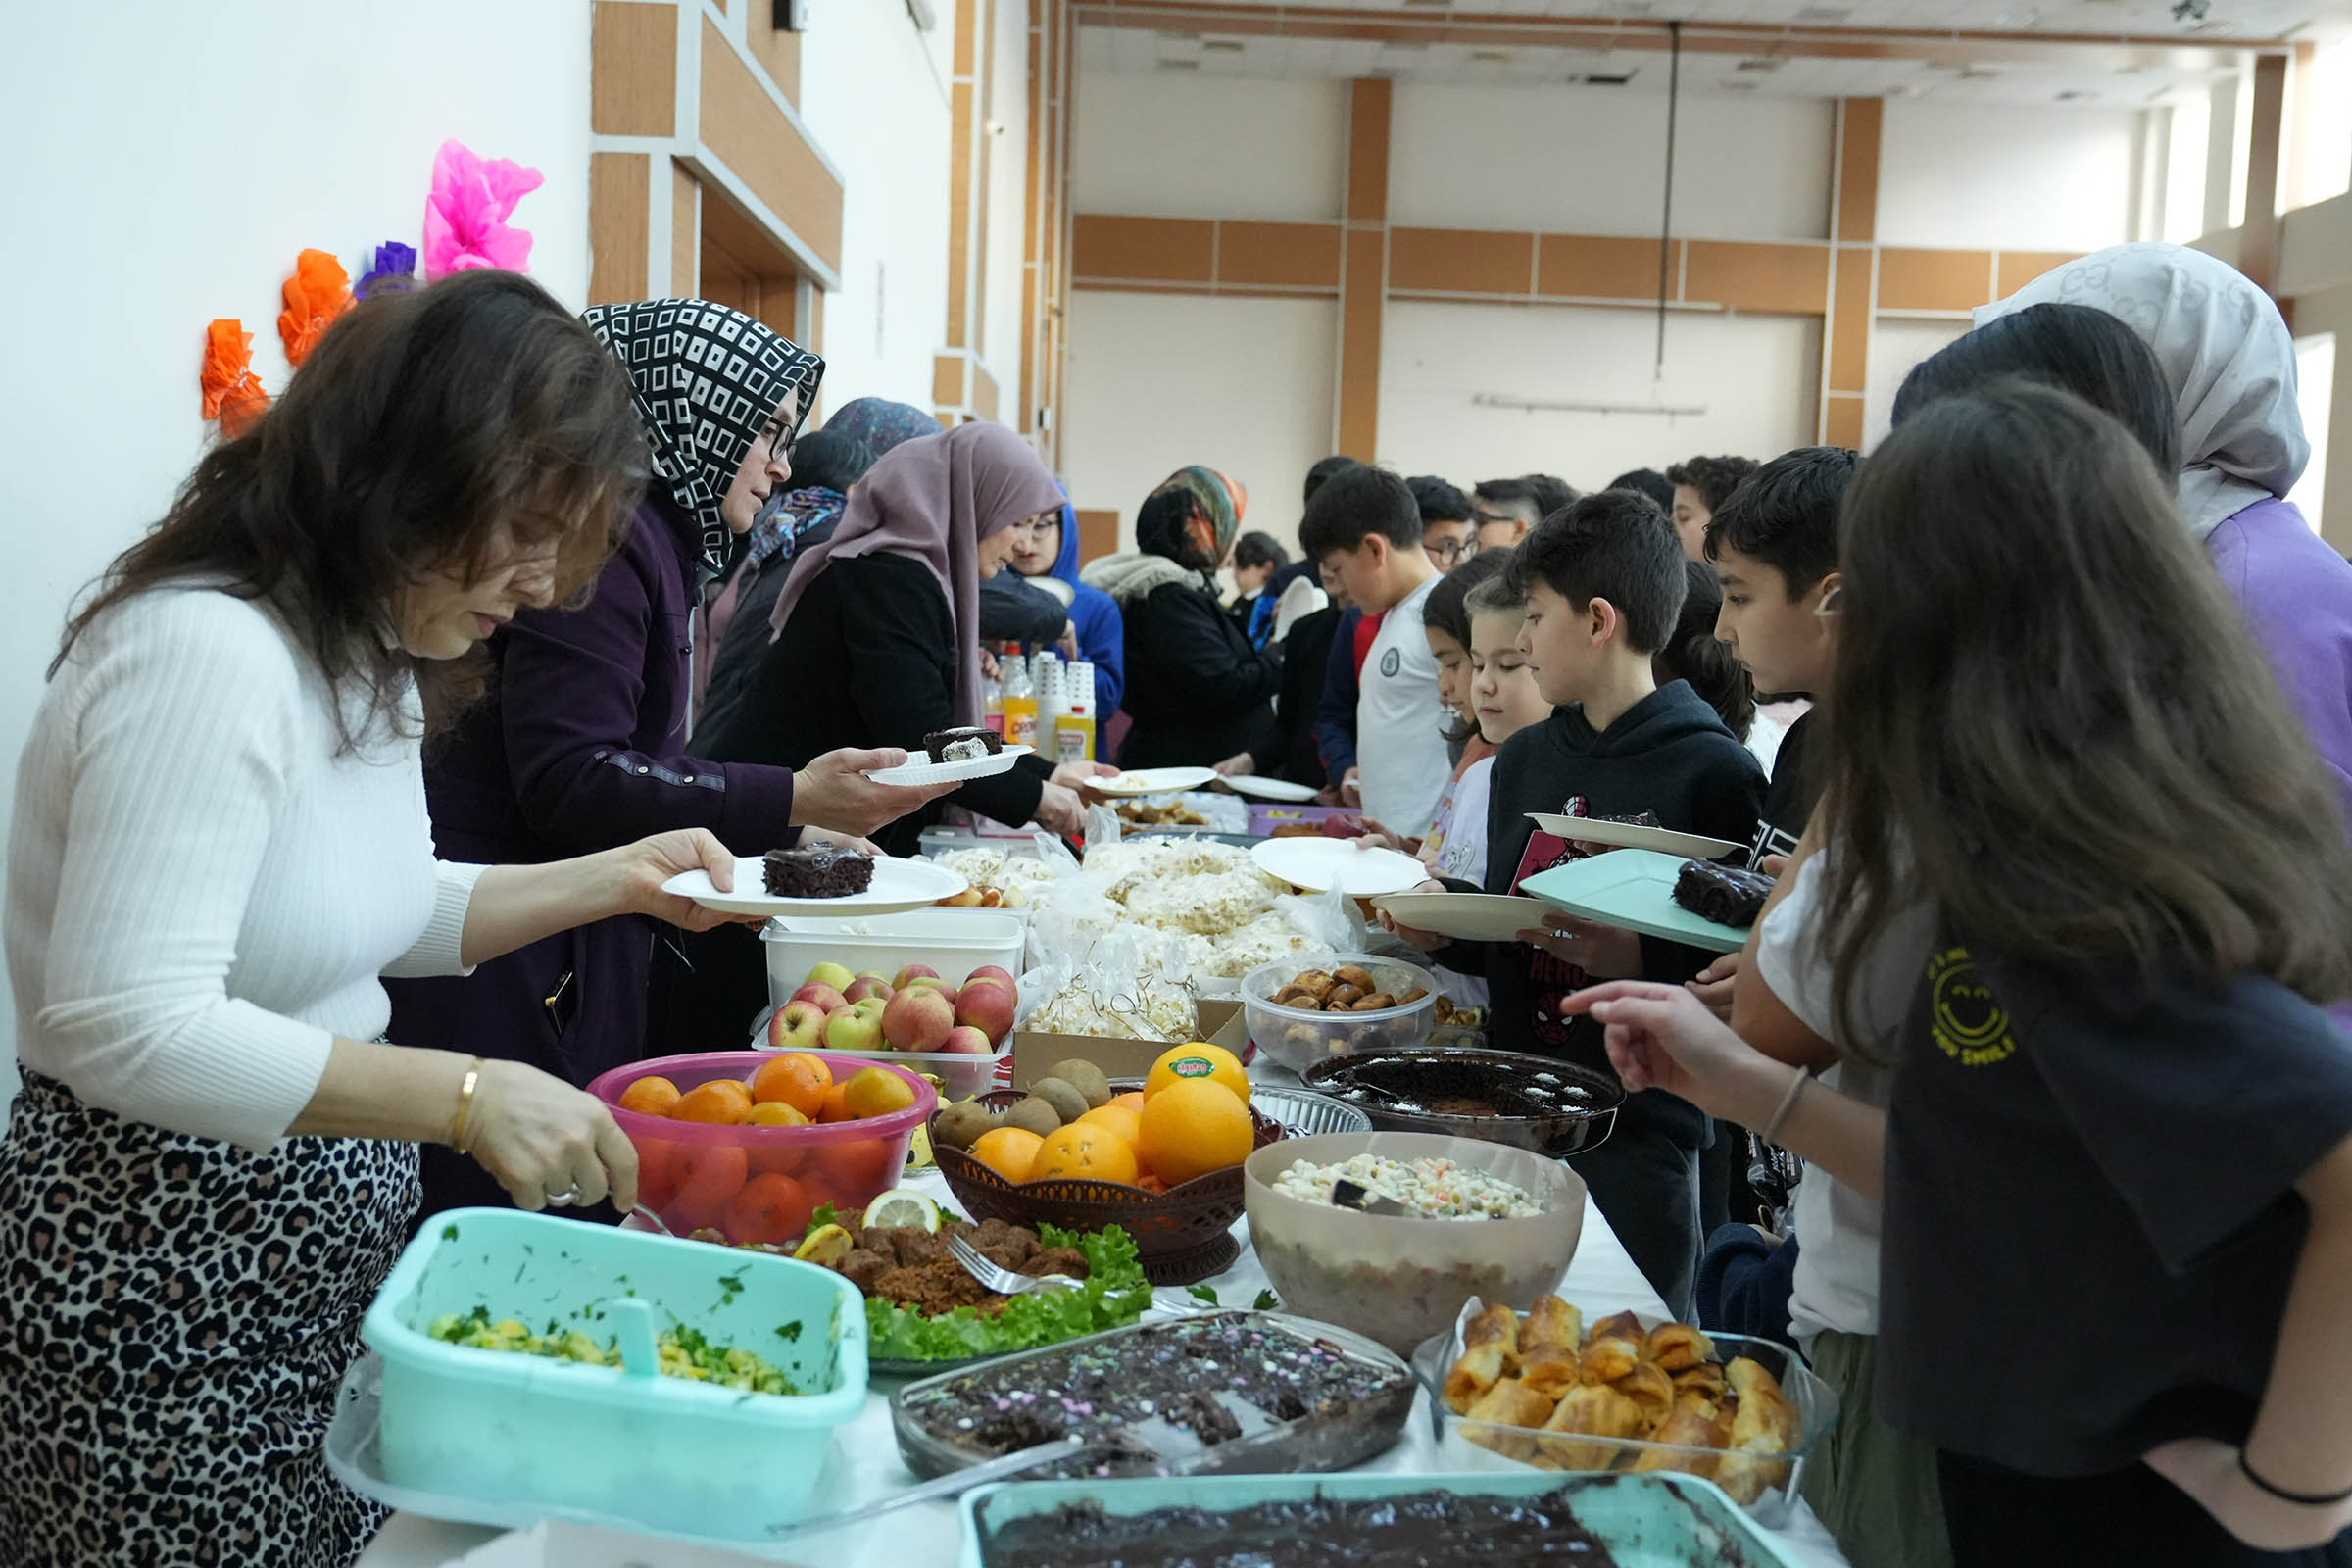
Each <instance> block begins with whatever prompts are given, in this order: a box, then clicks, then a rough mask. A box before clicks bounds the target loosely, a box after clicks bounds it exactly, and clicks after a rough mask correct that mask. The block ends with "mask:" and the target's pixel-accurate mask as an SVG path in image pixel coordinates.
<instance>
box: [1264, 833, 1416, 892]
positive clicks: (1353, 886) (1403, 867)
mask: <svg viewBox="0 0 2352 1568" xmlns="http://www.w3.org/2000/svg"><path fill="white" fill-rule="evenodd" d="M1359 842H1360V841H1359V840H1355V839H1261V840H1260V841H1258V842H1257V843H1255V844H1253V845H1251V846H1250V859H1251V860H1253V861H1255V862H1256V863H1257V868H1258V869H1259V870H1261V871H1264V872H1266V873H1268V874H1269V875H1272V876H1278V877H1280V878H1282V880H1284V881H1285V882H1288V883H1289V884H1291V886H1293V887H1295V888H1304V889H1306V890H1307V891H1308V892H1310V893H1326V892H1329V891H1330V890H1331V889H1333V888H1337V889H1339V890H1340V891H1341V892H1342V893H1345V894H1347V895H1348V896H1349V897H1351V898H1358V899H1369V898H1375V897H1377V896H1378V895H1380V894H1383V893H1402V892H1403V891H1404V890H1405V889H1406V888H1409V887H1417V886H1419V885H1420V884H1421V883H1423V882H1427V881H1428V880H1429V879H1430V876H1429V867H1428V866H1426V865H1423V864H1422V863H1421V862H1420V861H1419V860H1416V859H1414V858H1412V857H1411V856H1409V855H1403V854H1399V853H1398V852H1397V851H1396V850H1379V849H1358V848H1357V847H1356V846H1357V844H1358V843H1359Z"/></svg>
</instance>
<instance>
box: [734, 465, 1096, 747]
mask: <svg viewBox="0 0 2352 1568" xmlns="http://www.w3.org/2000/svg"><path fill="white" fill-rule="evenodd" d="M1060 509H1061V490H1060V487H1058V486H1057V485H1055V484H1054V475H1053V474H1051V473H1049V472H1047V471H1046V466H1045V465H1044V464H1043V463H1040V462H1039V461H1038V459H1037V454H1036V453H1034V452H1032V451H1030V450H1029V444H1028V443H1027V442H1026V441H1023V440H1022V439H1021V438H1020V437H1019V436H1018V435H1016V434H1014V433H1013V432H1012V431H1011V430H1009V429H1007V428H1005V426H1004V425H1001V424H994V423H990V422H988V421H985V420H978V421H974V422H973V423H970V424H959V425H957V426H956V428H955V429H953V430H944V431H942V432H940V433H939V434H938V435H927V436H923V437H921V438H919V439H917V440H913V441H909V442H907V443H906V444H905V445H904V446H899V447H894V448H892V449H891V450H890V451H889V452H887V453H885V454H883V456H882V459H881V461H880V462H878V463H876V464H875V465H874V466H872V467H871V468H868V469H867V470H866V472H865V478H864V479H863V480H861V481H859V483H858V488H857V489H856V490H854V491H852V492H851V493H850V504H849V506H848V508H847V509H846V510H845V511H844V512H843V513H842V516H841V524H840V526H839V527H837V528H835V529H834V530H833V537H832V538H830V539H827V540H826V541H825V542H824V543H822V544H819V545H812V546H810V547H809V549H807V550H805V551H803V552H802V553H801V554H800V555H799V556H797V557H795V558H794V560H793V563H792V575H791V576H789V577H787V578H785V579H784V588H783V591H782V592H781V593H779V594H777V595H776V608H775V611H774V612H773V613H771V614H770V615H769V616H768V625H769V627H770V628H771V637H772V635H773V633H775V632H781V631H782V630H783V629H784V623H785V621H787V620H789V619H790V618H791V617H792V609H793V606H795V605H797V604H799V603H800V602H801V596H802V595H803V594H805V593H807V592H808V591H809V584H810V583H812V582H814V581H815V580H816V578H817V574H818V573H820V572H822V571H823V570H824V569H825V567H826V566H827V565H829V564H832V563H834V562H836V561H849V560H852V559H855V558H856V557H858V556H871V555H877V554H883V555H894V556H907V557H911V558H912V559H914V560H916V561H919V562H921V563H922V564H924V565H925V566H926V567H928V568H929V569H930V572H931V576H932V578H933V580H935V581H936V582H938V584H939V587H940V592H942V593H944V594H946V595H947V597H948V605H949V607H950V609H952V610H953V611H954V612H955V615H956V644H957V647H956V723H957V724H959V725H965V724H977V723H979V722H980V541H981V540H983V539H985V538H987V537H988V536H989V535H991V534H994V533H999V532H1002V531H1003V530H1004V529H1006V528H1009V527H1011V526H1012V525H1013V524H1014V523H1016V522H1019V521H1020V520H1021V519H1023V518H1024V517H1034V516H1036V515H1038V514H1039V513H1041V512H1057V511H1059V510H1060Z"/></svg>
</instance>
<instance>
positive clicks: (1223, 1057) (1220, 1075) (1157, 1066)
mask: <svg viewBox="0 0 2352 1568" xmlns="http://www.w3.org/2000/svg"><path fill="white" fill-rule="evenodd" d="M1203 1078H1206V1079H1213V1080H1214V1081H1215V1082H1217V1083H1221V1084H1223V1085H1224V1086H1225V1087H1226V1089H1227V1090H1228V1091H1229V1092H1231V1093H1232V1095H1233V1097H1234V1098H1235V1099H1236V1100H1239V1101H1240V1102H1241V1103H1243V1104H1245V1105H1247V1104H1248V1103H1250V1075H1249V1074H1248V1073H1246V1072H1244V1071H1242V1064H1241V1062H1240V1060H1239V1059H1238V1058H1236V1057H1235V1055H1234V1054H1233V1053H1232V1052H1230V1051H1227V1050H1225V1049H1224V1048H1223V1047H1221V1046H1212V1045H1209V1044H1208V1043H1207V1042H1205V1041H1201V1040H1196V1041H1194V1042H1193V1043H1192V1044H1191V1045H1189V1046H1178V1047H1176V1048H1175V1049H1174V1050H1172V1051H1169V1052H1166V1053H1164V1054H1162V1055H1161V1056H1160V1058H1159V1059H1158V1060H1157V1061H1155V1062H1153V1063H1152V1076H1151V1077H1149V1078H1146V1079H1145V1080H1144V1099H1145V1100H1146V1101H1147V1102H1150V1101H1152V1100H1153V1099H1156V1098H1157V1097H1158V1095H1159V1093H1160V1091H1162V1090H1164V1089H1166V1088H1167V1087H1168V1086H1169V1085H1170V1084H1173V1083H1180V1082H1188V1081H1189V1082H1199V1081H1200V1080H1201V1079H1203Z"/></svg>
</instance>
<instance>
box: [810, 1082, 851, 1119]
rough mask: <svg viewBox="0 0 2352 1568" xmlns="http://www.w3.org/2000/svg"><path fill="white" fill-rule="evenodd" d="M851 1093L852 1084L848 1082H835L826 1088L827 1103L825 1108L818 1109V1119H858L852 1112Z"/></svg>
mask: <svg viewBox="0 0 2352 1568" xmlns="http://www.w3.org/2000/svg"><path fill="white" fill-rule="evenodd" d="M849 1094H850V1086H849V1085H848V1084H835V1085H834V1086H833V1087H832V1088H830V1089H828V1090H826V1091H825V1103H824V1106H823V1108H822V1109H820V1110H818V1111H817V1113H816V1119H817V1120H818V1121H856V1120H857V1119H858V1118H857V1117H855V1116H853V1115H851V1114H850V1105H849Z"/></svg>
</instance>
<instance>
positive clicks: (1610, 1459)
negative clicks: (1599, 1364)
mask: <svg viewBox="0 0 2352 1568" xmlns="http://www.w3.org/2000/svg"><path fill="white" fill-rule="evenodd" d="M1544 1431H1545V1432H1547V1433H1565V1432H1574V1433H1582V1434H1585V1435H1588V1436H1591V1437H1595V1438H1618V1439H1621V1438H1632V1437H1638V1436H1640V1435H1641V1432H1642V1407H1641V1406H1640V1405H1639V1404H1636V1403H1635V1402H1634V1401H1633V1400H1632V1399H1629V1398H1627V1397H1625V1396H1624V1395H1622V1394H1620V1393H1618V1392H1617V1391H1616V1390H1615V1389H1612V1388H1606V1387H1602V1386H1598V1385H1594V1384H1590V1383H1588V1384H1580V1385H1579V1386H1577V1387H1576V1388H1573V1389H1570V1390H1569V1391H1568V1393H1567V1395H1566V1396H1565V1397H1562V1398H1561V1400H1560V1403H1559V1407H1558V1408H1557V1409H1555V1410H1553V1411H1552V1412H1551V1419H1550V1420H1548V1421H1546V1422H1544ZM1623 1451H1624V1450H1623V1449H1621V1448H1620V1447H1619V1446H1617V1445H1616V1444H1615V1443H1573V1442H1569V1441H1567V1440H1565V1439H1562V1438H1559V1437H1548V1438H1545V1439H1544V1443H1543V1446H1542V1448H1541V1454H1542V1457H1540V1458H1539V1459H1538V1460H1537V1461H1536V1462H1537V1463H1538V1464H1539V1465H1543V1467H1544V1468H1545V1469H1547V1470H1606V1469H1608V1468H1609V1466H1610V1465H1611V1464H1613V1463H1614V1462H1615V1461H1616V1459H1617V1456H1618V1455H1619V1454H1620V1453H1622V1452H1623ZM1545 1460H1549V1461H1550V1462H1549V1463H1545V1462H1544V1461H1545Z"/></svg>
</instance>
